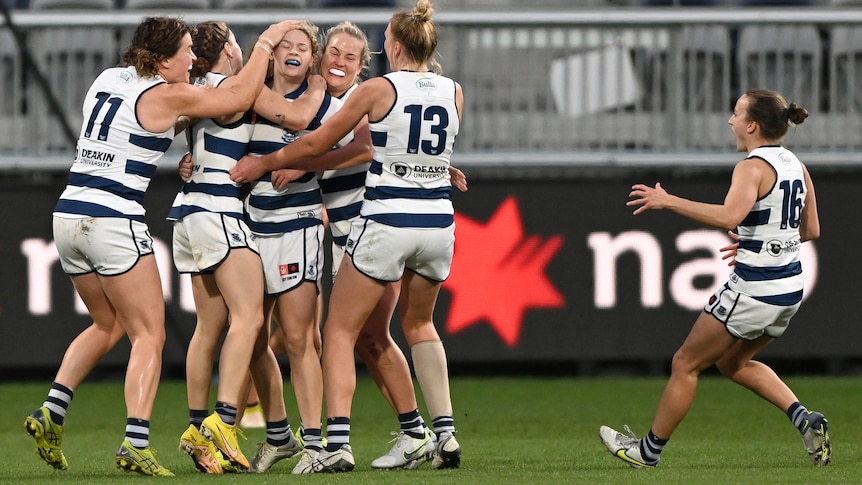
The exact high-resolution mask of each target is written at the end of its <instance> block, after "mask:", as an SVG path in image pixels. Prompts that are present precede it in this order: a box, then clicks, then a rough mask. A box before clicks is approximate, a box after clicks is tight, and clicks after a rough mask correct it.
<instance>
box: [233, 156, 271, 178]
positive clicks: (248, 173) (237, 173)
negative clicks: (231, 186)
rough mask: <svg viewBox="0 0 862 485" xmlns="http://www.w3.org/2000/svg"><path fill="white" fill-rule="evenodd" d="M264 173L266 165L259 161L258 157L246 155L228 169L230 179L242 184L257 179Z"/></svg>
mask: <svg viewBox="0 0 862 485" xmlns="http://www.w3.org/2000/svg"><path fill="white" fill-rule="evenodd" d="M264 173H266V167H264V166H263V163H261V161H260V157H254V156H251V155H246V156H244V157H242V158H240V159H239V161H238V162H236V165H234V166H233V167H232V168H231V169H230V179H231V180H233V181H234V182H236V183H238V184H243V183H246V182H251V181H253V180H257V179H259V178H260V177H261V176H262V175H263V174H264Z"/></svg>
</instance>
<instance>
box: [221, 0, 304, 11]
mask: <svg viewBox="0 0 862 485" xmlns="http://www.w3.org/2000/svg"><path fill="white" fill-rule="evenodd" d="M307 6H308V0H222V7H223V8H228V9H241V8H305V7H307Z"/></svg>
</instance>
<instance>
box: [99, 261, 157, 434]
mask: <svg viewBox="0 0 862 485" xmlns="http://www.w3.org/2000/svg"><path fill="white" fill-rule="evenodd" d="M99 279H100V281H101V283H102V287H103V288H104V291H105V295H107V297H108V299H109V300H110V301H111V303H112V304H113V306H114V308H115V309H116V312H117V316H118V318H119V321H120V322H121V323H122V324H123V326H124V327H125V329H126V333H127V334H128V336H129V340H130V341H131V343H132V351H131V353H130V354H129V364H128V367H127V368H126V383H125V397H126V412H127V414H128V416H129V417H135V418H139V419H144V420H149V419H150V416H151V415H152V411H153V403H154V401H155V399H156V391H157V390H158V385H159V379H160V377H161V373H162V349H163V348H164V345H165V301H164V297H163V296H162V284H161V280H160V278H159V270H158V267H157V266H156V258H155V256H152V255H147V256H144V257H142V258H141V259H140V261H138V264H136V265H135V266H134V267H133V268H132V269H131V270H129V271H128V272H126V273H124V274H122V275H118V276H100V277H99ZM82 296H83V295H82Z"/></svg>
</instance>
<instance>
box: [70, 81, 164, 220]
mask: <svg viewBox="0 0 862 485" xmlns="http://www.w3.org/2000/svg"><path fill="white" fill-rule="evenodd" d="M164 82H165V81H164V80H163V79H162V78H161V77H160V76H155V77H143V76H140V75H139V74H138V73H137V71H136V70H135V68H134V67H115V68H110V69H106V70H105V71H103V72H102V74H100V75H99V77H97V78H96V80H95V81H94V82H93V85H92V86H91V87H90V89H89V91H88V92H87V96H86V98H85V99H84V109H83V112H84V123H83V126H82V127H81V134H80V137H79V138H78V146H77V149H76V153H75V162H74V163H73V164H72V168H71V169H70V171H69V180H68V182H67V185H66V189H65V190H64V191H63V193H62V194H61V195H60V200H59V201H58V202H57V205H56V207H55V208H54V215H57V216H59V217H71V218H79V217H124V218H128V219H133V220H137V221H141V222H143V221H144V212H145V211H144V206H143V199H144V193H145V192H146V191H147V187H148V186H149V184H150V180H151V179H152V177H153V175H154V174H155V172H156V162H157V161H158V160H159V158H161V157H162V155H164V153H165V151H167V149H168V148H169V147H170V146H171V142H172V141H173V131H174V129H173V127H172V128H171V129H169V130H168V131H165V132H163V133H152V132H149V131H147V130H145V129H144V128H143V127H142V126H141V125H140V123H139V122H138V117H137V104H138V100H139V99H140V97H141V95H142V94H143V93H145V92H146V91H147V90H149V89H151V88H153V87H154V86H157V85H159V84H162V83H164Z"/></svg>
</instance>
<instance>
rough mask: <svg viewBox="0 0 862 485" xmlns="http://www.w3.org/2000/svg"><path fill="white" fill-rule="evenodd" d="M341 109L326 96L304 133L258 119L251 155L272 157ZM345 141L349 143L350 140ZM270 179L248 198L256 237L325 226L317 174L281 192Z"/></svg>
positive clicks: (292, 94) (254, 186)
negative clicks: (271, 154) (270, 155)
mask: <svg viewBox="0 0 862 485" xmlns="http://www.w3.org/2000/svg"><path fill="white" fill-rule="evenodd" d="M307 88H308V83H307V82H303V83H302V85H301V86H300V87H299V88H297V89H296V90H295V91H293V92H290V93H288V94H286V95H285V96H284V97H285V98H287V99H288V100H291V101H292V100H294V99H296V98H298V97H299V96H300V95H301V94H302V93H304V92H305V90H306V89H307ZM339 108H341V101H340V100H338V99H336V98H333V97H332V96H330V95H329V94H325V95H324V98H323V103H321V105H320V108H319V109H318V111H317V114H316V115H315V117H314V119H313V120H312V121H311V123H310V124H309V125H308V126H307V127H306V128H305V129H304V130H299V131H294V130H290V129H288V128H283V127H281V126H278V125H276V124H275V123H272V122H271V121H269V120H267V119H264V118H263V117H262V116H258V115H255V123H254V130H253V132H252V136H251V142H250V144H249V152H250V153H251V154H252V155H266V154H268V153H272V152H274V151H276V150H278V149H280V148H282V147H283V146H285V145H288V144H289V143H292V142H293V141H294V140H296V139H297V138H299V137H300V136H301V135H303V134H304V133H308V132H310V131H313V130H314V129H316V128H317V127H318V126H320V124H321V123H323V122H324V121H326V120H327V119H329V118H330V117H331V116H332V115H333V114H334V113H335V112H336V111H337V110H338V109H339ZM345 138H346V139H347V140H348V141H349V140H350V137H349V136H348V137H345ZM342 142H343V140H342ZM271 175H272V174H271V172H268V173H266V174H264V175H263V177H261V178H260V179H258V180H255V181H254V182H252V184H251V187H252V188H251V193H250V194H249V195H248V197H247V198H246V202H245V209H246V217H247V222H248V226H249V228H250V229H251V230H252V231H254V232H255V233H257V234H281V233H285V232H290V231H295V230H298V229H304V228H307V227H312V226H315V225H318V224H323V198H322V196H321V195H320V186H319V185H318V182H317V175H316V174H315V173H314V172H307V173H305V174H304V175H302V176H301V177H300V178H298V179H297V180H294V181H292V182H290V183H289V184H287V187H285V188H284V189H282V190H276V189H275V187H273V185H272V177H271Z"/></svg>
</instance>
